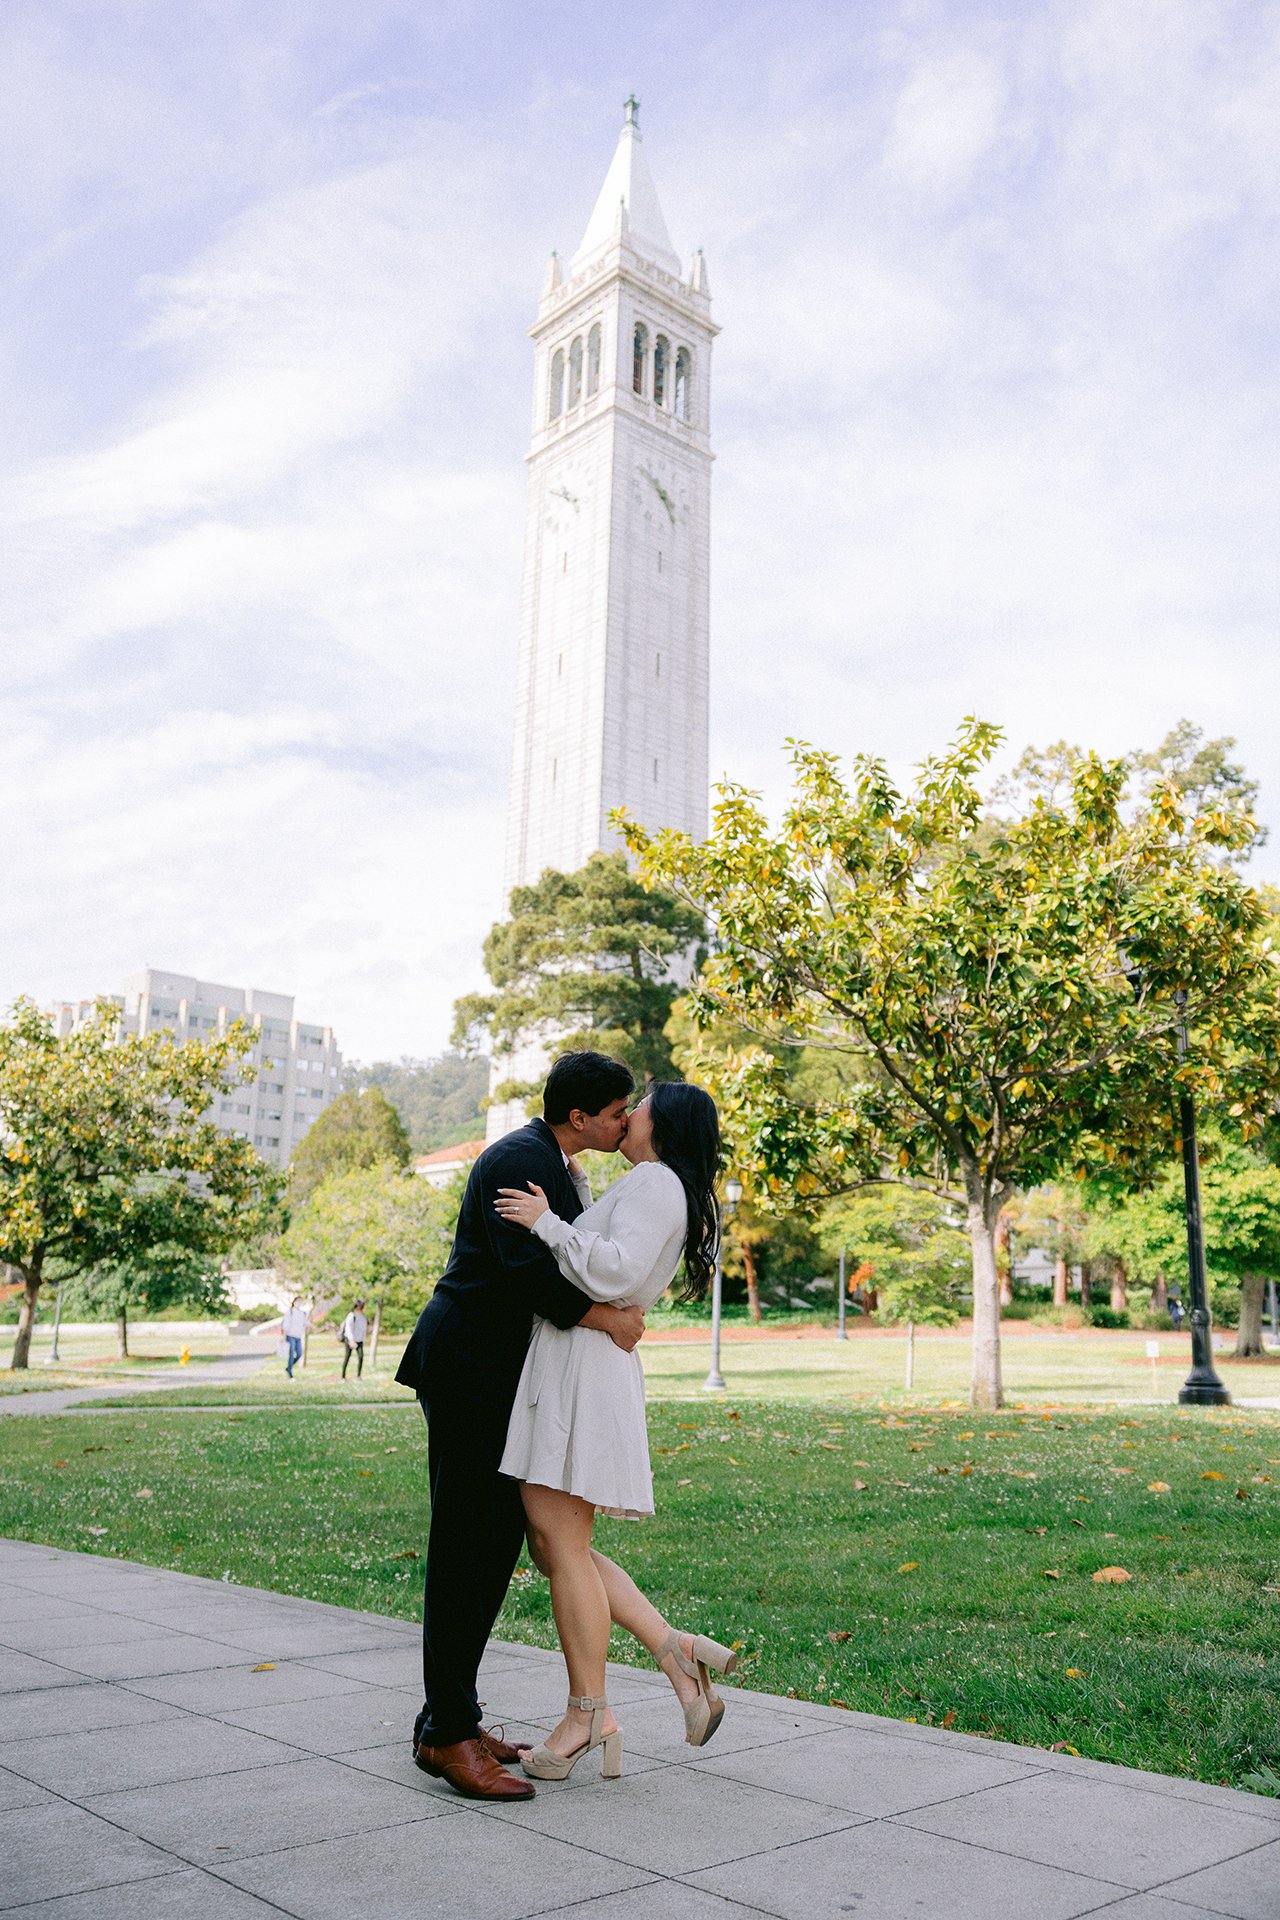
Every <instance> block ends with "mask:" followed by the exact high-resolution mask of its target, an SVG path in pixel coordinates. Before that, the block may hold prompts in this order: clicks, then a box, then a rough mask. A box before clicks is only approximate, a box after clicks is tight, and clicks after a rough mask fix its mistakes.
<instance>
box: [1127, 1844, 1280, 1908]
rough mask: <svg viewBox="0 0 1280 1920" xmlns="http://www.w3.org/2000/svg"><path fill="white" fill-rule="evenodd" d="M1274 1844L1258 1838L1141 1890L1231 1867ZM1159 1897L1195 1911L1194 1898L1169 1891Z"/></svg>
mask: <svg viewBox="0 0 1280 1920" xmlns="http://www.w3.org/2000/svg"><path fill="white" fill-rule="evenodd" d="M1275 1844H1276V1843H1275V1840H1274V1839H1271V1840H1259V1841H1257V1842H1255V1844H1254V1845H1253V1846H1251V1847H1241V1849H1240V1851H1239V1852H1238V1853H1229V1854H1228V1855H1227V1856H1226V1858H1225V1859H1224V1860H1210V1861H1208V1862H1207V1863H1206V1864H1205V1865H1204V1866H1203V1867H1191V1868H1189V1869H1188V1871H1187V1872H1185V1873H1171V1874H1170V1875H1169V1878H1168V1879H1167V1880H1156V1881H1153V1882H1152V1884H1151V1885H1150V1886H1149V1887H1143V1889H1142V1891H1143V1893H1160V1890H1161V1888H1162V1887H1173V1886H1176V1885H1177V1883H1178V1881H1179V1880H1186V1879H1188V1878H1189V1877H1190V1875H1191V1874H1192V1873H1212V1872H1213V1871H1214V1869H1215V1868H1217V1867H1233V1866H1235V1864H1236V1862H1237V1861H1238V1860H1247V1859H1248V1858H1249V1855H1250V1854H1251V1853H1261V1852H1262V1850H1263V1848H1264V1847H1274V1846H1275ZM1161 1897H1162V1898H1163V1899H1165V1900H1176V1901H1177V1902H1178V1905H1179V1906H1183V1907H1189V1908H1190V1909H1191V1911H1192V1913H1194V1912H1195V1911H1196V1903H1195V1901H1194V1900H1180V1899H1179V1898H1178V1895H1177V1894H1171V1893H1166V1894H1162V1896H1161ZM1202 1911H1206V1912H1209V1913H1215V1912H1216V1911H1217V1909H1216V1908H1215V1907H1209V1908H1205V1909H1202Z"/></svg>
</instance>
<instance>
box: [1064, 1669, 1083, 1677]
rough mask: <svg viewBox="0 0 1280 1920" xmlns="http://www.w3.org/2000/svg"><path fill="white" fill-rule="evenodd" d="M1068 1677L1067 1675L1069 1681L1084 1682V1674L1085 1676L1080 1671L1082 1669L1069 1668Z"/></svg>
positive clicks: (1067, 1670)
mask: <svg viewBox="0 0 1280 1920" xmlns="http://www.w3.org/2000/svg"><path fill="white" fill-rule="evenodd" d="M1066 1675H1067V1678H1068V1680H1083V1679H1084V1674H1083V1673H1082V1672H1081V1671H1080V1668H1079V1667H1068V1668H1067V1669H1066Z"/></svg>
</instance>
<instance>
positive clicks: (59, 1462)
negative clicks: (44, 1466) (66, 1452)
mask: <svg viewBox="0 0 1280 1920" xmlns="http://www.w3.org/2000/svg"><path fill="white" fill-rule="evenodd" d="M53 1464H54V1466H55V1467H65V1466H66V1464H67V1463H66V1461H65V1460H55V1461H54V1463H53Z"/></svg>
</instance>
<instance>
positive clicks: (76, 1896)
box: [0, 1800, 298, 1920]
mask: <svg viewBox="0 0 1280 1920" xmlns="http://www.w3.org/2000/svg"><path fill="white" fill-rule="evenodd" d="M69 1804H70V1805H72V1806H74V1805H75V1804H76V1803H75V1801H74V1800H73V1801H71V1802H70V1803H69ZM99 1817H100V1816H99ZM120 1831H121V1832H124V1833H127V1832H128V1828H127V1827H124V1828H121V1829H120ZM131 1837H136V1836H131ZM147 1844H148V1846H152V1845H154V1842H153V1841H148V1842H147ZM157 1852H159V1853H169V1849H168V1848H167V1847H159V1848H157ZM169 1857H170V1859H171V1860H173V1861H174V1863H175V1864H174V1866H173V1868H172V1869H171V1871H170V1872H169V1873H149V1874H147V1875H146V1876H145V1878H143V1879H133V1880H112V1881H110V1882H109V1883H108V1884H107V1885H106V1886H103V1887H81V1888H80V1889H79V1891H78V1892H76V1893H50V1894H47V1895H46V1896H45V1898H44V1899H43V1900H24V1901H23V1903H22V1905H21V1906H19V1907H0V1913H6V1914H13V1915H14V1916H15V1917H16V1920H22V1915H23V1914H24V1913H30V1914H35V1915H36V1916H37V1920H38V1916H39V1913H40V1909H41V1908H42V1907H49V1906H52V1905H53V1903H54V1901H55V1900H84V1899H87V1898H88V1896H89V1895H90V1894H93V1893H114V1892H115V1891H116V1889H117V1888H118V1887H142V1886H147V1887H149V1886H154V1885H158V1884H160V1883H161V1882H163V1881H165V1880H171V1879H176V1878H177V1876H178V1875H179V1874H180V1873H190V1872H191V1871H192V1870H193V1869H192V1865H191V1863H190V1862H189V1861H186V1860H182V1859H180V1857H179V1856H178V1855H177V1854H176V1853H172V1854H169ZM194 1871H195V1872H197V1873H204V1874H208V1876H209V1878H210V1879H211V1880H216V1881H217V1882H218V1885H219V1886H222V1887H226V1888H227V1889H228V1891H229V1892H231V1893H243V1892H244V1888H243V1887H240V1886H237V1885H236V1883H235V1881H234V1880H228V1879H226V1878H225V1876H224V1875H223V1874H220V1873H217V1872H215V1871H214V1870H213V1869H212V1868H210V1867H196V1868H195V1869H194ZM254 1898H255V1899H258V1900H261V1902H262V1904H263V1906H264V1907H270V1909H271V1911H272V1912H273V1913H279V1914H283V1916H284V1920H298V1916H297V1914H296V1913H294V1912H292V1911H291V1910H290V1908H288V1907H282V1906H279V1905H278V1904H277V1902H276V1901H274V1900H272V1899H271V1898H270V1897H269V1896H268V1895H267V1894H265V1893H259V1894H256V1895H255V1896H254Z"/></svg>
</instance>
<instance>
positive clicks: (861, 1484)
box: [853, 1480, 867, 1493]
mask: <svg viewBox="0 0 1280 1920" xmlns="http://www.w3.org/2000/svg"><path fill="white" fill-rule="evenodd" d="M853 1490H854V1492H855V1493H865V1492H866V1490H867V1483H866V1481H865V1480H855V1481H854V1483H853Z"/></svg>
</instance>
